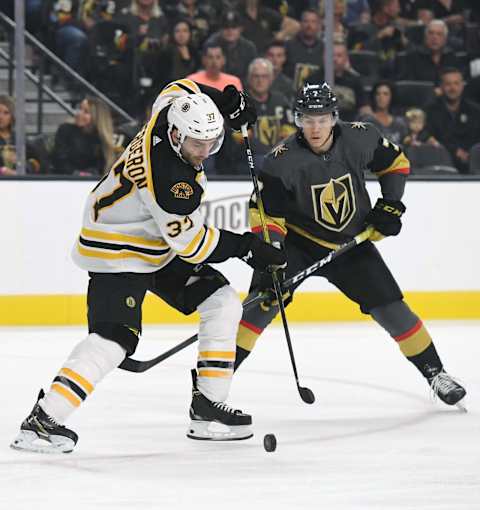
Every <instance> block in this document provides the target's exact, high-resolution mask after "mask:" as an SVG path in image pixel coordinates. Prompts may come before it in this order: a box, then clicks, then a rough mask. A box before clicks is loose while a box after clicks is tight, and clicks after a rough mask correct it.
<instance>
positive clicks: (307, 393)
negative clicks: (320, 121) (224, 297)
mask: <svg viewBox="0 0 480 510" xmlns="http://www.w3.org/2000/svg"><path fill="white" fill-rule="evenodd" d="M242 136H243V143H244V144H245V152H246V155H247V161H248V169H249V171H250V177H251V178H252V183H253V190H254V192H255V198H256V202H257V207H258V212H259V215H260V222H261V224H262V230H263V237H264V239H265V241H266V242H267V243H270V234H269V231H268V227H267V220H266V217H265V208H264V206H263V200H262V196H261V193H260V187H259V185H258V178H257V174H256V171H255V163H254V160H253V153H252V149H251V147H250V141H249V139H248V129H247V125H246V124H244V125H243V126H242ZM272 281H273V288H274V290H275V295H276V297H277V300H278V307H279V309H280V315H281V317H282V324H283V330H284V332H285V339H286V341H287V347H288V353H289V355H290V362H291V365H292V369H293V374H294V376H295V382H296V385H297V390H298V393H299V394H300V398H301V399H302V400H303V401H304V402H306V403H307V404H313V402H314V401H315V395H314V394H313V392H312V390H310V389H309V388H305V387H302V386H300V382H299V380H298V371H297V364H296V362H295V355H294V353H293V347H292V340H291V337H290V330H289V328H288V322H287V316H286V314H285V305H284V303H283V299H282V296H283V294H282V288H281V286H280V281H279V279H278V275H277V272H276V271H274V272H273V273H272Z"/></svg>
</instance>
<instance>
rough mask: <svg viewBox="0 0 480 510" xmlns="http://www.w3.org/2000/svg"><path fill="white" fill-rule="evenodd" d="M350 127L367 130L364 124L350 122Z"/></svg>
mask: <svg viewBox="0 0 480 510" xmlns="http://www.w3.org/2000/svg"><path fill="white" fill-rule="evenodd" d="M350 127H351V128H352V129H365V130H366V129H367V125H366V124H365V122H351V123H350Z"/></svg>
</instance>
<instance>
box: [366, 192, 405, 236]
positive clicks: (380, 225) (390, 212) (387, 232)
mask: <svg viewBox="0 0 480 510" xmlns="http://www.w3.org/2000/svg"><path fill="white" fill-rule="evenodd" d="M405 210H406V207H405V206H404V205H403V204H402V202H400V200H388V199H386V198H379V199H378V200H377V203H376V204H375V206H374V207H373V209H372V210H371V211H370V212H369V213H368V214H367V216H366V217H365V223H366V225H371V226H372V227H373V228H374V230H373V232H372V234H371V235H370V238H369V239H370V240H371V241H379V240H380V239H383V238H384V237H387V236H396V235H398V234H399V233H400V230H401V229H402V221H401V219H400V218H401V217H402V214H403V213H404V212H405Z"/></svg>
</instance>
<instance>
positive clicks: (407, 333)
mask: <svg viewBox="0 0 480 510" xmlns="http://www.w3.org/2000/svg"><path fill="white" fill-rule="evenodd" d="M422 326H423V324H422V321H421V320H419V321H418V322H417V323H416V324H415V326H413V328H411V329H409V330H408V331H405V333H402V334H401V335H398V336H394V337H393V338H394V339H395V340H396V341H397V342H401V341H402V340H406V339H407V338H409V337H411V336H412V335H413V334H415V333H416V332H417V331H418V330H419V329H420V328H421V327H422Z"/></svg>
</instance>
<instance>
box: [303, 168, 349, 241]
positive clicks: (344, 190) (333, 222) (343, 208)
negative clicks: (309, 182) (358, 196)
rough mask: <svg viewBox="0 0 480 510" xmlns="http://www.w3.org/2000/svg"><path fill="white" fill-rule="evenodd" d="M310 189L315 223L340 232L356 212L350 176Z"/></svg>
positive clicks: (343, 176)
mask: <svg viewBox="0 0 480 510" xmlns="http://www.w3.org/2000/svg"><path fill="white" fill-rule="evenodd" d="M311 189H312V200H313V210H314V212H315V220H316V221H317V223H320V225H322V227H325V228H328V230H333V231H335V232H341V231H342V230H343V229H344V228H345V227H346V226H347V225H348V224H349V223H350V221H351V220H352V218H353V216H354V214H355V211H356V205H355V195H354V194H353V186H352V177H351V175H350V174H345V175H342V177H338V178H337V179H330V180H329V181H328V182H327V183H326V184H317V185H315V186H311Z"/></svg>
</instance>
